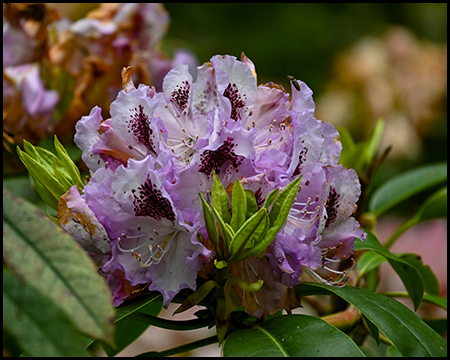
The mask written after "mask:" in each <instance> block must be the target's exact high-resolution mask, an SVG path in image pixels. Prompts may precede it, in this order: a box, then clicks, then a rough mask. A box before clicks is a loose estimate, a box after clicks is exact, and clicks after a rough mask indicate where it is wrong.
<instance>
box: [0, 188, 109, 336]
mask: <svg viewBox="0 0 450 360" xmlns="http://www.w3.org/2000/svg"><path fill="white" fill-rule="evenodd" d="M3 208H4V209H5V211H4V212H3V259H4V262H5V263H6V264H7V266H8V267H9V268H11V269H13V271H14V272H15V273H16V274H17V275H18V276H20V277H21V278H22V279H23V280H24V282H25V283H26V284H30V285H31V286H34V287H35V288H36V289H38V290H39V291H40V292H41V293H42V294H45V295H46V296H48V297H49V298H50V299H51V300H52V301H53V302H54V303H55V304H56V305H57V306H59V308H60V309H62V311H63V312H64V313H65V314H66V315H67V316H68V317H69V318H70V319H71V321H73V323H74V324H75V326H76V327H77V328H78V330H80V331H81V332H84V333H85V334H87V335H89V336H91V337H93V338H97V339H101V340H103V341H105V342H111V339H112V332H113V319H114V308H113V305H112V303H111V292H110V290H109V288H108V287H107V285H106V283H105V281H104V279H103V278H102V277H101V276H100V275H99V273H98V271H97V268H96V267H95V265H94V263H93V262H92V260H91V259H90V258H89V257H88V256H87V255H86V254H85V252H84V251H83V250H82V249H81V247H80V246H79V245H78V244H77V243H76V242H75V240H74V239H73V238H72V237H71V236H70V235H68V234H67V233H66V232H65V231H64V230H62V229H61V228H59V227H58V226H57V225H56V224H54V223H53V222H52V221H51V220H50V219H49V218H48V217H47V216H46V215H44V214H43V213H42V212H41V211H40V210H39V209H38V208H36V207H35V206H34V205H32V204H30V203H28V202H26V201H25V200H23V199H21V198H19V197H17V196H15V195H12V194H11V193H10V192H8V191H7V190H5V189H3Z"/></svg>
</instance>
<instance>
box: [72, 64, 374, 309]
mask: <svg viewBox="0 0 450 360" xmlns="http://www.w3.org/2000/svg"><path fill="white" fill-rule="evenodd" d="M298 85H299V86H300V90H298V89H297V87H295V86H292V89H291V90H292V97H291V100H290V99H289V98H290V96H289V94H288V93H287V92H286V91H285V90H284V89H283V87H282V86H280V85H276V84H273V83H268V84H263V85H259V86H257V78H256V72H255V66H254V65H253V63H252V62H251V61H250V59H248V58H247V57H246V56H245V55H242V59H241V61H239V60H237V59H236V58H235V57H233V56H228V55H225V56H219V55H217V56H214V57H213V58H212V59H211V61H210V62H208V63H205V64H204V65H202V66H200V67H198V68H197V79H196V81H194V80H193V77H192V75H191V74H190V72H189V68H188V66H187V65H183V64H179V65H176V66H175V67H174V68H173V69H172V70H171V71H170V72H169V73H168V74H167V76H166V77H165V78H164V81H163V89H162V92H156V90H155V89H154V88H149V87H148V86H145V85H142V84H141V85H140V86H139V87H138V88H137V89H136V88H134V86H131V87H130V86H129V84H128V87H127V91H125V90H123V91H121V92H120V93H119V95H118V97H117V99H116V100H115V101H114V102H113V103H112V104H111V118H110V119H107V120H103V119H102V118H101V115H100V114H101V110H100V109H99V108H94V109H93V110H92V111H91V113H90V115H89V116H85V117H83V118H82V119H81V120H80V121H79V122H78V124H77V126H76V129H77V133H76V135H75V142H76V144H77V145H78V146H79V147H80V148H81V149H82V151H83V160H84V161H85V162H86V164H87V165H88V167H89V169H90V171H91V176H92V178H91V180H90V182H89V183H88V184H87V185H86V186H85V188H84V193H83V194H82V198H83V199H84V200H85V202H86V204H87V206H88V207H89V208H90V209H91V210H92V212H93V213H94V214H95V216H96V217H97V219H98V221H99V222H100V223H101V224H102V225H103V227H104V229H105V231H106V232H107V234H108V236H109V239H110V240H109V241H110V247H111V251H110V253H109V255H108V256H107V257H105V260H104V262H103V263H102V269H101V270H102V272H103V273H104V274H105V276H106V278H107V279H109V280H108V281H109V283H110V284H111V288H112V290H113V292H114V299H115V303H116V305H117V304H119V303H120V302H121V301H123V300H124V299H125V298H126V296H127V294H128V293H127V292H126V291H125V292H124V290H123V289H124V286H120V282H118V280H117V277H114V276H113V275H112V274H115V273H116V272H117V271H119V272H120V273H121V274H122V273H123V281H127V282H129V284H130V285H131V286H137V285H140V284H150V285H149V289H150V290H157V291H159V292H161V293H162V294H163V297H164V305H165V306H167V305H168V304H169V302H170V301H171V300H172V299H173V297H174V296H175V295H176V294H177V293H178V292H179V291H180V290H181V289H183V288H189V289H192V290H195V288H196V278H197V272H198V271H199V270H200V269H201V268H202V267H203V265H204V264H205V263H207V262H210V261H212V260H213V259H212V257H213V252H212V251H210V250H211V249H207V247H206V246H205V244H202V243H200V242H199V241H198V239H197V233H198V232H199V231H200V230H201V229H202V228H204V225H205V224H204V220H203V216H202V214H203V212H202V206H201V202H200V200H199V196H198V194H199V193H200V194H202V195H203V196H204V197H205V198H208V197H209V196H210V192H211V188H212V182H213V173H215V174H216V175H217V176H218V178H219V179H220V181H221V182H222V184H223V185H224V187H225V188H227V187H228V186H229V185H230V184H234V182H235V180H236V179H239V180H240V181H241V183H242V185H243V187H244V189H248V190H251V191H252V192H253V193H254V194H255V199H256V201H257V204H258V207H261V206H262V204H263V203H264V200H265V199H266V197H267V195H268V194H269V193H270V192H271V191H272V190H273V189H275V188H281V189H282V188H284V187H285V186H286V185H288V184H289V183H291V182H292V181H294V180H295V179H297V178H298V177H300V176H301V177H302V180H301V186H300V189H299V192H298V194H297V197H296V200H295V202H294V204H293V206H292V208H291V211H290V213H289V215H288V218H287V221H286V224H285V226H284V227H283V228H282V229H281V231H280V233H279V234H278V235H277V237H276V238H275V240H274V241H273V242H272V244H270V246H269V247H268V248H267V251H266V254H265V257H263V259H261V260H258V259H252V260H251V261H250V263H248V266H250V267H251V268H253V269H263V268H264V271H262V270H261V273H264V275H263V277H264V279H266V280H265V281H267V284H272V285H271V286H270V287H268V288H267V289H266V291H270V290H269V288H270V289H272V288H273V287H274V283H275V282H278V283H280V284H281V285H280V286H284V287H285V288H286V289H290V288H292V287H293V286H295V285H297V284H299V283H300V282H301V276H302V273H304V272H305V271H306V272H307V273H308V274H310V276H313V277H314V278H316V279H317V280H319V281H322V282H325V283H329V284H335V285H343V284H345V283H346V282H347V281H348V275H347V272H345V271H341V270H340V269H337V267H336V265H337V264H340V263H341V262H344V261H347V259H349V258H350V257H351V255H352V253H353V242H354V239H355V238H360V239H364V237H365V234H364V232H363V231H362V230H361V229H360V227H359V224H358V222H357V221H356V220H355V219H354V218H353V217H352V216H351V215H352V214H353V212H354V210H355V206H356V205H355V204H356V202H357V200H358V198H359V195H360V191H361V190H360V184H359V180H358V177H357V174H356V172H355V171H354V170H351V169H350V170H349V169H346V168H345V167H344V166H342V165H339V164H338V161H339V157H340V151H341V148H342V147H341V144H340V141H339V134H338V132H337V131H336V129H335V128H334V127H333V126H332V125H331V124H327V123H324V122H322V121H319V120H317V119H316V118H315V117H314V110H315V105H314V101H313V99H312V91H311V89H309V88H308V86H307V85H306V84H305V83H303V82H301V81H298ZM258 261H261V262H258ZM252 264H253V265H252ZM244 267H245V266H244ZM268 269H269V270H268ZM326 272H328V273H329V274H331V275H329V274H328V273H327V274H326V276H327V278H323V276H325V275H324V273H326ZM328 275H329V276H328ZM114 289H116V290H114ZM260 291H262V292H264V291H265V290H264V285H263V287H262V288H261V290H260ZM265 298H268V297H267V296H261V299H265ZM294 303H295V302H292V297H290V304H294ZM258 306H259V305H258ZM261 306H263V308H264V304H262V305H261ZM292 306H294V305H292ZM274 307H275V308H287V309H288V310H290V307H291V305H288V304H285V305H283V303H282V301H281V300H280V302H277V303H276V305H275V304H270V305H269V304H268V305H267V311H266V312H265V311H259V310H258V311H255V312H253V313H255V314H258V316H259V315H260V314H267V313H271V312H273V308H274ZM252 311H253V310H249V313H252Z"/></svg>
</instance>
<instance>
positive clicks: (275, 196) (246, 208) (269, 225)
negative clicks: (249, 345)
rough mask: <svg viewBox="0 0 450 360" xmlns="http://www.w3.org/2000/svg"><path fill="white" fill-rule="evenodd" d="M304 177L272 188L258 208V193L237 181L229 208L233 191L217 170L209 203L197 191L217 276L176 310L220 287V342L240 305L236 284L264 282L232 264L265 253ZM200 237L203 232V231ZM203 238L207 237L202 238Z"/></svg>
mask: <svg viewBox="0 0 450 360" xmlns="http://www.w3.org/2000/svg"><path fill="white" fill-rule="evenodd" d="M300 181H301V177H299V178H297V179H296V180H295V181H293V182H291V183H290V184H289V185H287V186H286V187H285V188H284V189H283V190H282V191H279V189H278V188H276V189H274V190H273V191H272V192H271V193H270V194H269V195H268V196H267V198H266V199H265V202H264V204H263V205H262V206H261V207H260V208H259V209H258V203H257V201H256V196H255V194H254V192H252V191H251V190H247V189H244V188H243V186H242V184H241V182H240V181H239V179H236V181H235V183H234V184H233V189H232V191H231V211H230V198H229V195H228V193H227V191H226V189H225V188H224V186H223V185H222V183H221V182H220V180H219V179H218V177H217V176H216V175H215V174H214V181H213V186H212V191H211V204H208V203H207V201H206V200H205V199H204V197H203V195H202V194H199V196H200V199H201V202H202V206H203V216H204V221H205V225H206V230H207V233H208V238H209V240H210V241H211V243H212V244H213V246H214V249H215V254H216V255H215V259H214V266H215V269H216V277H215V279H214V280H209V281H207V282H205V283H204V284H203V285H202V286H200V287H199V288H198V289H197V291H195V292H194V293H193V294H192V295H190V296H188V297H187V298H186V300H185V301H184V302H183V304H181V306H180V307H179V308H178V309H177V310H176V311H175V313H180V312H182V311H185V310H187V309H189V308H190V307H192V306H194V305H196V304H198V303H199V302H200V301H201V300H203V299H204V298H205V297H206V295H208V294H209V292H210V291H211V290H213V289H215V290H216V294H215V297H216V300H217V306H216V313H215V317H216V328H217V336H218V339H219V342H222V341H223V339H224V337H225V334H226V331H227V328H228V325H229V321H230V315H231V313H232V312H233V311H234V310H235V309H236V308H238V307H239V306H240V305H241V303H240V300H239V298H238V297H237V294H236V292H234V291H233V290H232V284H233V283H234V284H236V285H237V286H238V287H240V288H241V289H242V290H244V291H249V292H253V291H258V290H259V289H260V288H261V286H262V284H263V281H262V280H261V279H259V280H258V281H257V282H253V283H252V282H248V281H246V280H244V279H241V278H238V277H236V276H234V275H233V274H231V272H230V271H229V269H230V266H231V265H232V264H234V263H237V262H240V261H243V260H245V259H246V258H248V257H250V256H253V257H260V256H262V255H264V253H265V251H266V249H267V247H268V246H269V245H270V243H271V242H272V241H273V240H274V239H275V237H276V235H277V234H278V233H279V231H280V230H281V228H282V227H283V226H284V224H285V222H286V219H287V216H288V214H289V211H290V209H291V207H292V204H293V202H294V200H295V197H296V195H297V193H298V190H299V185H300ZM199 234H200V236H202V235H201V233H200V232H199ZM202 240H203V241H204V240H205V239H202Z"/></svg>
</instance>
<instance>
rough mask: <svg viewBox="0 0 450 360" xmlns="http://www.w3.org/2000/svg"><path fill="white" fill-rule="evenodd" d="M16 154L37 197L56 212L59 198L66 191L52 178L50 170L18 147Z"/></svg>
mask: <svg viewBox="0 0 450 360" xmlns="http://www.w3.org/2000/svg"><path fill="white" fill-rule="evenodd" d="M17 154H18V155H19V158H20V160H21V161H22V163H23V164H24V165H25V167H26V168H27V169H28V171H29V172H30V175H31V178H32V179H33V181H34V184H35V186H36V191H37V192H38V194H39V196H40V197H41V198H42V200H44V202H45V203H46V204H47V205H48V206H50V207H51V208H52V209H54V210H57V209H58V202H59V198H60V197H61V195H63V194H65V193H66V192H67V190H68V189H66V188H65V187H64V186H63V185H62V184H61V182H60V181H59V180H58V179H57V178H56V177H55V176H54V174H53V169H52V168H51V170H49V169H48V168H47V167H46V166H44V165H42V164H40V163H39V162H37V161H36V160H34V159H33V158H32V157H31V156H30V155H28V154H27V153H25V152H23V151H22V150H20V148H19V147H17Z"/></svg>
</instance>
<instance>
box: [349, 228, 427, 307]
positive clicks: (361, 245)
mask: <svg viewBox="0 0 450 360" xmlns="http://www.w3.org/2000/svg"><path fill="white" fill-rule="evenodd" d="M366 233H367V238H366V240H364V242H362V241H361V240H359V239H356V240H355V250H363V249H367V250H373V251H376V252H377V253H379V254H380V255H383V256H384V257H385V258H386V259H387V260H388V262H389V264H390V265H391V266H392V268H393V269H394V270H395V272H396V273H397V275H398V276H399V277H400V279H401V280H402V282H403V285H405V288H406V290H407V291H408V294H409V295H410V297H411V300H412V302H413V304H414V308H415V309H416V310H417V308H418V307H419V305H420V303H421V301H422V297H423V292H424V285H423V280H422V277H421V276H420V273H419V272H418V271H417V269H416V268H415V267H413V266H411V264H409V263H408V262H407V261H404V260H402V259H400V258H399V257H398V256H396V255H394V254H392V253H391V252H389V251H388V250H387V249H385V248H384V247H383V246H382V245H381V244H380V243H379V242H378V240H377V238H376V237H375V236H374V235H373V234H372V233H370V232H368V231H366Z"/></svg>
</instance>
